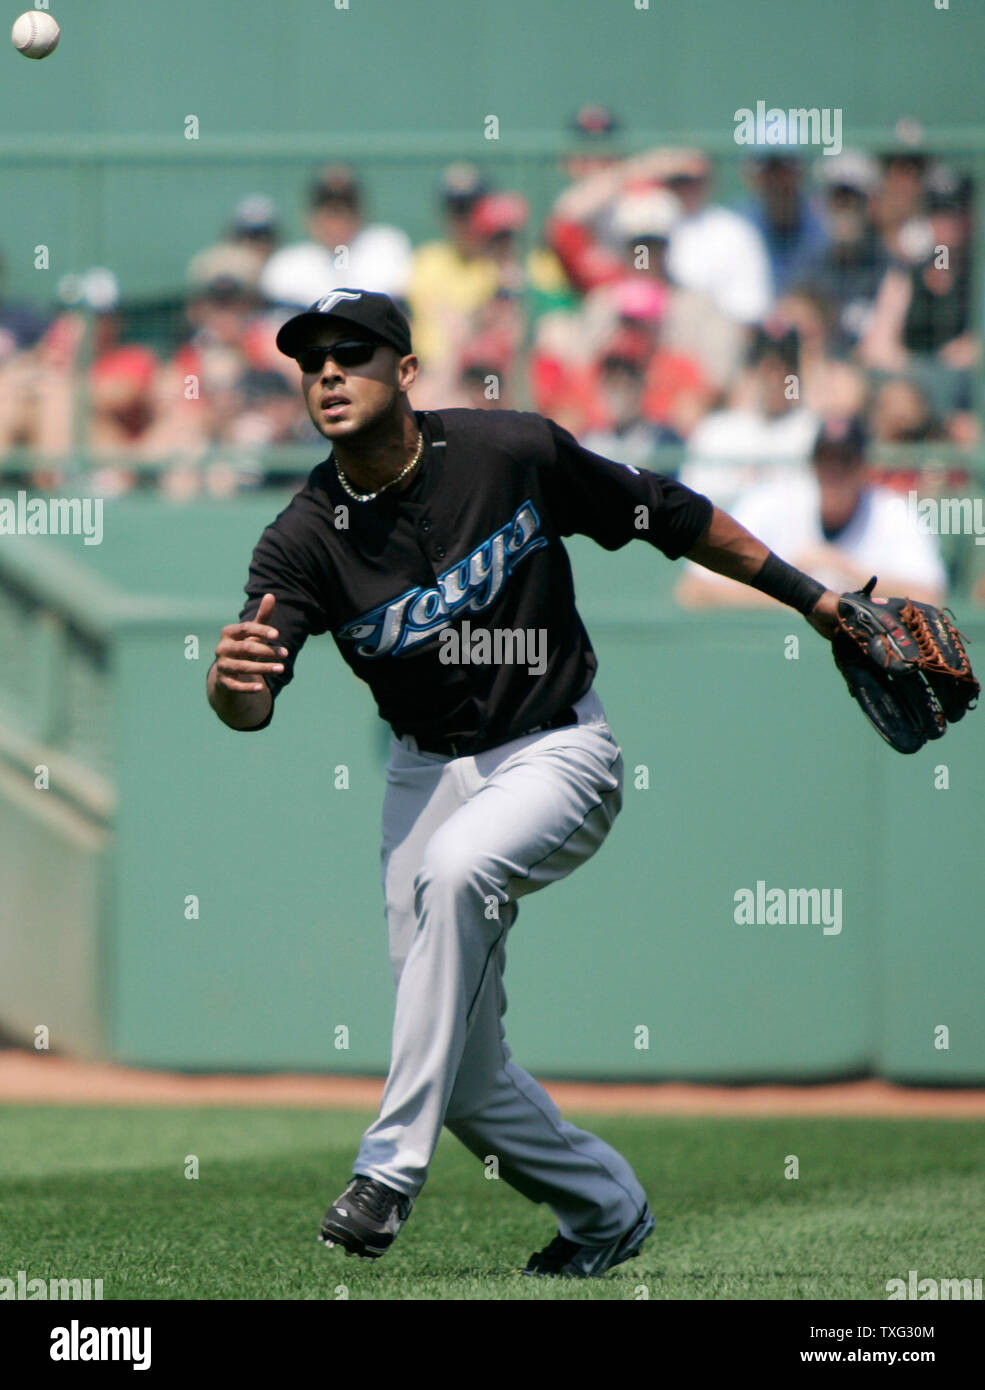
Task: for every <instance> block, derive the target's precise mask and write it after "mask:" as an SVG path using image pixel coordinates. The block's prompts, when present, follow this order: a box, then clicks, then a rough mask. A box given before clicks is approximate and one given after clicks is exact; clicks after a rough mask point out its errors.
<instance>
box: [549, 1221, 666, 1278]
mask: <svg viewBox="0 0 985 1390" xmlns="http://www.w3.org/2000/svg"><path fill="white" fill-rule="evenodd" d="M656 1224H657V1223H656V1221H655V1219H654V1216H653V1213H652V1212H651V1211H650V1208H649V1207H648V1206H644V1208H643V1210H642V1212H641V1213H640V1217H639V1220H638V1221H637V1223H636V1225H635V1226H632V1227H631V1228H630V1229H629V1230H628V1231H627V1232H626V1233H625V1235H622V1236H620V1237H619V1239H618V1240H614V1241H611V1242H610V1244H608V1245H578V1244H576V1242H575V1241H573V1240H567V1239H566V1238H565V1237H564V1236H562V1235H561V1234H560V1233H559V1234H558V1235H556V1236H555V1237H554V1239H553V1240H552V1241H551V1243H550V1245H548V1246H546V1247H545V1249H543V1250H538V1252H537V1253H536V1255H531V1256H530V1259H529V1260H528V1261H527V1267H526V1269H525V1270H524V1271H523V1273H524V1274H535V1275H540V1276H553V1277H555V1278H561V1279H597V1278H598V1277H599V1275H601V1274H605V1273H607V1271H608V1270H610V1269H612V1267H613V1266H614V1265H621V1264H622V1262H623V1260H631V1259H632V1258H633V1256H634V1255H638V1254H639V1253H640V1248H641V1247H642V1245H643V1242H644V1241H645V1240H646V1238H647V1236H648V1235H649V1234H650V1233H651V1231H652V1230H653V1228H654V1226H655V1225H656Z"/></svg>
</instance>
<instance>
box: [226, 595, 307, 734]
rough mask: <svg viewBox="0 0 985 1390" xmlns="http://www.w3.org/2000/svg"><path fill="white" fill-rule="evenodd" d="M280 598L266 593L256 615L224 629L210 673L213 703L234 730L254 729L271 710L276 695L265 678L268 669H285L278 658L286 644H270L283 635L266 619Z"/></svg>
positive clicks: (282, 653) (285, 653) (284, 654)
mask: <svg viewBox="0 0 985 1390" xmlns="http://www.w3.org/2000/svg"><path fill="white" fill-rule="evenodd" d="M275 603H276V599H275V597H274V595H273V594H264V596H263V598H262V599H261V600H260V607H259V608H258V609H257V613H256V617H255V618H254V619H253V620H252V621H251V622H248V623H244V622H236V623H229V624H227V626H226V627H224V628H223V629H222V636H221V638H220V639H219V645H218V646H217V647H216V649H215V655H216V659H215V662H214V663H213V665H212V667H211V669H210V670H209V676H208V686H207V690H208V698H209V704H210V705H211V706H212V708H213V709H214V710H215V712H216V714H217V715H218V716H219V718H220V719H221V720H222V722H223V723H224V724H228V725H229V727H230V728H231V729H252V728H255V726H256V725H257V724H262V723H263V721H264V720H265V719H266V717H267V715H268V714H269V713H270V707H271V705H272V704H273V698H274V697H273V696H272V695H271V693H270V688H269V686H268V685H267V683H266V681H265V680H264V678H263V677H264V672H265V671H278V672H279V671H283V669H284V667H283V665H282V664H281V663H280V662H279V661H278V657H282V656H286V655H287V648H286V647H276V648H275V647H273V646H270V645H268V644H269V643H270V642H275V641H276V640H277V638H278V636H279V635H280V634H279V633H278V632H277V629H276V628H273V627H270V625H269V623H267V621H266V619H267V617H268V616H269V614H270V613H271V612H272V610H273V607H274V604H275Z"/></svg>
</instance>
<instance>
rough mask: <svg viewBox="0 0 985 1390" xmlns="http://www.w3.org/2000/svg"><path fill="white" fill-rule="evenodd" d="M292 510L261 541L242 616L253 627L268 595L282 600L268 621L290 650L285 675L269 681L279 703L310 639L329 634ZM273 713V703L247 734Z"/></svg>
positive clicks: (269, 677) (270, 677) (273, 675)
mask: <svg viewBox="0 0 985 1390" xmlns="http://www.w3.org/2000/svg"><path fill="white" fill-rule="evenodd" d="M290 511H291V509H290V508H289V509H288V511H286V512H282V513H281V515H280V516H279V517H278V518H277V520H276V521H274V522H273V523H272V524H271V525H270V526H268V527H267V529H266V530H265V531H264V533H263V535H262V536H261V537H260V539H259V541H258V542H257V545H256V548H255V550H254V551H253V559H252V561H251V562H250V574H249V578H248V579H247V581H246V585H245V588H246V594H247V599H246V602H245V603H244V604H243V607H242V608H241V609H240V613H239V617H240V621H241V622H249V621H250V620H252V619H253V618H255V617H256V614H257V609H258V608H259V607H260V601H261V599H262V598H263V596H264V594H273V595H274V598H275V599H276V600H277V601H276V603H275V604H274V607H273V611H272V612H271V613H270V614H269V616H268V618H267V621H268V622H269V623H270V626H271V627H273V628H276V629H277V631H278V633H279V634H280V636H279V638H278V640H277V642H276V643H275V645H276V646H280V647H286V648H287V656H286V657H282V658H279V659H280V660H281V661H282V662H283V666H284V669H283V671H280V672H276V671H271V672H270V673H269V674H268V675H265V676H264V680H265V681H266V683H267V686H268V687H269V689H270V693H271V695H272V696H273V697H274V702H276V699H277V696H278V695H279V693H280V692H281V690H283V688H284V686H285V685H289V684H290V683H291V681H292V680H293V679H294V663H295V661H296V659H297V656H298V653H299V652H300V650H301V648H302V647H303V646H304V644H305V642H306V641H307V639H308V637H310V636H312V635H315V634H318V633H322V632H325V631H327V629H328V620H327V618H326V615H325V611H324V608H323V606H322V602H321V600H320V597H319V594H318V584H317V581H316V580H315V578H314V577H313V574H312V572H311V566H310V559H309V557H308V555H307V553H306V549H305V546H304V532H303V529H302V528H300V527H298V526H297V524H296V520H295V524H294V525H293V526H292V520H291V516H290ZM273 714H274V704H273V703H272V704H271V706H270V713H269V714H268V716H267V718H266V719H265V720H264V721H263V723H262V724H254V725H252V726H251V727H250V728H249V729H248V730H243V732H244V733H246V732H248V733H255V732H259V730H260V729H265V728H266V727H267V725H268V724H269V723H270V721H271V719H272V718H273Z"/></svg>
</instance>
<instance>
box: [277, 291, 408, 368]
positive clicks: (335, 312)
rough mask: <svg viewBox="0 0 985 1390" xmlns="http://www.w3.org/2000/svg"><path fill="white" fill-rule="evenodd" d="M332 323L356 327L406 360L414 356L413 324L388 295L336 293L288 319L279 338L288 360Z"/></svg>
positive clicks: (350, 292)
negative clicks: (341, 321) (411, 353)
mask: <svg viewBox="0 0 985 1390" xmlns="http://www.w3.org/2000/svg"><path fill="white" fill-rule="evenodd" d="M329 319H343V320H344V321H345V322H346V323H352V324H355V325H356V326H357V327H359V328H361V329H363V330H364V332H365V333H366V334H367V335H368V336H369V337H371V338H378V339H379V340H380V342H383V343H388V344H389V345H390V347H393V348H396V349H397V351H398V352H399V353H400V355H401V356H402V357H406V356H407V354H408V353H409V352H413V350H414V349H413V348H412V347H411V345H410V324H409V323H408V322H407V317H406V315H405V314H403V313H402V312H401V310H400V309H398V307H397V305H396V304H395V303H394V302H393V300H392V299H391V298H390V296H389V295H388V294H377V293H376V292H375V291H373V290H349V289H341V290H333V291H332V293H331V294H326V295H324V296H323V297H322V298H321V299H318V300H316V301H315V303H314V304H312V306H311V308H310V309H306V310H305V311H304V313H303V314H295V316H294V318H292V319H288V320H287V322H286V323H285V324H284V326H283V327H282V328H281V330H280V332H279V333H278V334H277V346H278V348H279V349H280V351H281V352H282V353H283V354H284V356H285V357H296V356H297V355H298V353H299V352H300V351H301V350H302V349H303V348H305V347H308V346H309V344H310V342H311V337H312V334H313V333H316V332H318V331H320V330H321V329H322V328H324V326H325V324H326V322H327V321H328V320H329Z"/></svg>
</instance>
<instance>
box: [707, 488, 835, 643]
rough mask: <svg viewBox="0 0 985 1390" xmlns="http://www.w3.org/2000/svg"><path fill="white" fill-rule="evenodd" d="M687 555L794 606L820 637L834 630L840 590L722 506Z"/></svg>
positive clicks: (715, 510) (832, 633) (714, 512)
mask: <svg viewBox="0 0 985 1390" xmlns="http://www.w3.org/2000/svg"><path fill="white" fill-rule="evenodd" d="M687 559H689V560H693V561H694V563H695V564H697V565H703V566H704V568H705V569H708V570H713V571H714V572H715V574H724V575H725V576H726V577H727V578H729V579H736V580H738V581H739V583H740V584H749V585H751V587H752V588H754V589H759V590H760V591H761V592H762V593H764V594H769V595H770V596H771V597H772V598H775V599H778V600H779V602H780V603H786V604H788V605H789V606H790V607H791V608H796V609H797V610H798V612H800V613H803V615H804V617H805V618H806V619H807V621H808V622H809V623H810V625H811V627H813V628H814V629H815V630H816V631H817V632H819V633H820V634H821V636H822V637H826V638H827V639H828V640H829V641H830V640H831V638H832V637H833V636H834V633H835V629H836V626H837V614H838V597H839V596H838V595H837V594H836V593H834V592H833V591H832V590H831V589H826V588H825V587H824V585H823V584H819V583H818V581H817V580H816V579H811V578H810V576H809V575H806V574H803V573H802V572H801V571H800V570H797V569H794V567H793V566H792V565H788V564H786V562H785V561H783V560H781V559H780V558H779V556H778V555H774V554H773V552H772V551H771V550H770V549H769V548H768V547H767V546H765V545H764V544H763V542H762V541H759V540H757V539H756V537H755V536H754V535H752V533H751V532H749V531H747V530H746V528H745V527H744V526H740V525H739V523H738V522H737V521H736V520H735V518H734V517H732V516H729V514H728V512H723V511H722V510H721V509H720V508H719V507H715V509H714V511H713V512H712V515H711V521H710V522H709V523H708V528H707V530H706V531H705V533H704V535H703V536H702V537H701V539H700V540H699V541H698V543H697V545H695V546H693V547H692V548H691V549H690V550H689V551H688V552H687Z"/></svg>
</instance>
